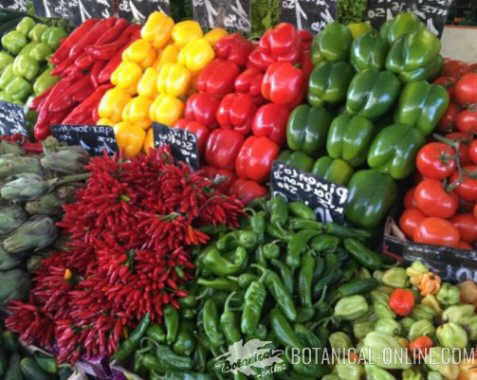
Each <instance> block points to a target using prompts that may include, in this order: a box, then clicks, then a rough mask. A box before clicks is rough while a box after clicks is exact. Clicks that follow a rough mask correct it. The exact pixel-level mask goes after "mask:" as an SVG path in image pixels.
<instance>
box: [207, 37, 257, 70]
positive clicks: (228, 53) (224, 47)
mask: <svg viewBox="0 0 477 380" xmlns="http://www.w3.org/2000/svg"><path fill="white" fill-rule="evenodd" d="M214 48H215V53H216V54H217V57H218V58H221V59H225V60H228V61H231V62H234V63H235V64H236V65H239V66H241V67H243V66H245V65H246V64H247V59H248V56H249V54H250V53H251V52H252V50H253V44H252V42H250V41H249V40H247V39H246V38H244V37H243V36H241V35H240V34H238V33H234V34H229V35H228V36H225V37H222V38H221V39H220V40H218V41H217V43H216V44H215V46H214Z"/></svg>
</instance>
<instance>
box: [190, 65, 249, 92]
mask: <svg viewBox="0 0 477 380" xmlns="http://www.w3.org/2000/svg"><path fill="white" fill-rule="evenodd" d="M239 73H240V69H239V66H238V65H237V64H236V63H234V62H232V61H227V60H224V59H217V58H216V59H214V60H213V61H212V62H210V63H209V64H208V65H207V66H206V68H205V69H204V70H202V71H201V72H200V74H199V76H198V78H197V81H196V83H195V87H196V88H197V90H198V91H200V92H206V93H208V94H212V95H217V96H225V95H227V94H228V93H231V92H233V90H234V83H235V79H236V78H237V76H238V75H239Z"/></svg>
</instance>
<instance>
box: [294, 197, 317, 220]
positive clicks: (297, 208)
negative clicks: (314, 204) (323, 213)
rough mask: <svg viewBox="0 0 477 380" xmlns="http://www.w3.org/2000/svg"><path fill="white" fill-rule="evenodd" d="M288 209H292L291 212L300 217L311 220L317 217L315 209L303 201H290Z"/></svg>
mask: <svg viewBox="0 0 477 380" xmlns="http://www.w3.org/2000/svg"><path fill="white" fill-rule="evenodd" d="M288 209H289V210H290V213H291V214H293V215H294V216H296V217H298V218H302V219H309V220H315V219H316V216H315V212H314V211H313V209H312V208H311V207H309V206H307V205H306V204H305V203H303V202H300V201H297V202H290V203H288Z"/></svg>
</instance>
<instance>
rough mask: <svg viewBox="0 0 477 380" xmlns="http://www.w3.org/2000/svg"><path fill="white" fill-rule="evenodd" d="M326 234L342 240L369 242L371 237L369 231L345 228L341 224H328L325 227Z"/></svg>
mask: <svg viewBox="0 0 477 380" xmlns="http://www.w3.org/2000/svg"><path fill="white" fill-rule="evenodd" d="M325 229H326V232H327V233H329V234H331V235H335V236H338V237H340V238H354V239H358V240H367V239H369V238H370V237H371V234H370V233H369V231H365V230H361V229H359V228H352V227H345V226H342V225H341V224H336V223H328V224H327V225H326V227H325Z"/></svg>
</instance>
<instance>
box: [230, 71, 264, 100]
mask: <svg viewBox="0 0 477 380" xmlns="http://www.w3.org/2000/svg"><path fill="white" fill-rule="evenodd" d="M262 81H263V72H261V71H260V70H259V69H255V68H250V69H247V70H245V71H244V72H242V73H241V74H240V75H239V76H238V77H237V79H235V91H236V92H240V93H242V94H249V95H250V96H252V98H253V99H254V101H255V104H263V103H264V101H265V99H263V96H262V93H261V89H262Z"/></svg>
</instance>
